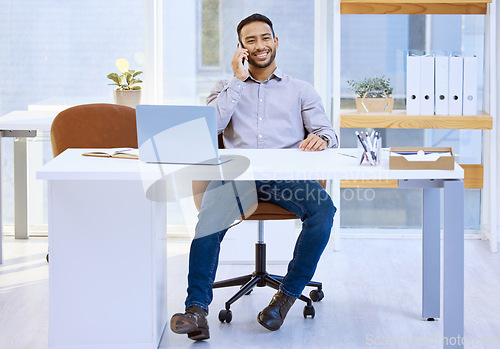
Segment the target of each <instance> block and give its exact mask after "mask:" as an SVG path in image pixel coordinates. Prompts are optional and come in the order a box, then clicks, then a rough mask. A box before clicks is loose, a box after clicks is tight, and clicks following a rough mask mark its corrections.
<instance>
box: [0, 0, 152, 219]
mask: <svg viewBox="0 0 500 349" xmlns="http://www.w3.org/2000/svg"><path fill="white" fill-rule="evenodd" d="M144 5H145V3H144V2H141V1H136V0H109V1H99V0H85V1H80V2H74V1H47V0H42V1H40V0H24V1H2V2H0V33H2V35H0V46H1V47H2V50H0V75H1V76H2V84H0V115H4V114H6V113H8V112H10V111H13V110H27V109H28V107H29V108H34V109H36V108H44V109H47V108H51V106H52V107H53V108H57V106H60V105H74V104H82V103H95V102H112V101H113V99H112V90H113V88H112V87H111V86H108V84H109V83H110V80H108V79H107V78H106V75H107V74H109V73H111V72H113V71H117V68H116V67H115V61H116V59H118V58H126V59H127V60H128V61H129V62H130V65H131V67H132V68H133V69H136V70H137V69H141V70H142V69H143V68H144V66H143V65H144V49H145V43H144V37H145V25H144V17H145V13H144V8H145V6H144ZM2 145H3V146H4V147H3V149H2V151H3V154H2V155H3V158H2V160H3V162H4V164H3V165H4V166H3V169H4V171H3V172H2V176H3V178H2V182H3V183H2V184H3V186H2V189H3V190H2V198H3V205H2V207H3V216H4V224H13V221H14V218H13V215H14V212H13V207H14V204H13V184H12V181H13V178H12V176H13V175H12V172H13V166H12V163H13V161H12V139H3V144H2ZM29 148H31V149H30V155H34V154H36V158H35V159H32V160H33V161H36V162H37V164H39V163H38V162H42V159H40V158H43V159H44V160H48V159H50V158H51V157H52V154H51V149H50V143H49V142H48V137H47V134H42V135H41V137H38V138H37V139H36V140H35V142H30V144H29ZM35 149H37V150H35ZM37 168H38V167H37ZM35 169H36V168H35ZM35 169H33V171H34V170H35ZM31 176H32V177H33V179H32V180H31V183H30V200H29V201H30V205H31V204H33V205H31V206H30V208H31V209H30V218H31V223H32V224H36V225H38V224H46V216H45V214H46V213H45V214H44V213H41V212H40V210H41V208H42V207H44V208H45V207H46V205H43V203H42V204H39V201H41V200H42V201H43V198H42V197H43V190H33V188H35V187H36V186H43V185H44V183H42V182H39V181H35V180H34V175H33V174H32V175H31ZM37 192H38V193H42V194H39V195H35V196H36V197H34V196H33V195H32V194H33V193H37Z"/></svg>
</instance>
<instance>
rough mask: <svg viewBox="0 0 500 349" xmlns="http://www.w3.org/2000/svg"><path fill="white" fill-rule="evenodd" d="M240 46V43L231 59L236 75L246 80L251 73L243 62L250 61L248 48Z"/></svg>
mask: <svg viewBox="0 0 500 349" xmlns="http://www.w3.org/2000/svg"><path fill="white" fill-rule="evenodd" d="M239 47H240V45H239V44H238V49H237V50H236V52H235V53H234V56H233V60H232V61H231V68H232V69H233V72H234V76H235V77H236V78H237V79H239V80H241V81H245V79H246V78H248V75H249V73H248V71H247V70H246V69H245V67H244V66H243V62H244V61H245V60H247V61H248V50H247V49H246V48H239Z"/></svg>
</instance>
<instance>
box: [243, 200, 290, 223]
mask: <svg viewBox="0 0 500 349" xmlns="http://www.w3.org/2000/svg"><path fill="white" fill-rule="evenodd" d="M298 218H300V217H297V216H296V215H295V214H293V213H292V212H290V211H288V210H286V209H284V208H283V207H281V206H278V205H275V204H271V203H268V202H259V205H258V206H257V209H256V210H255V212H254V213H252V215H251V216H250V217H248V218H245V220H247V221H248V220H250V221H263V220H264V221H265V220H283V219H298Z"/></svg>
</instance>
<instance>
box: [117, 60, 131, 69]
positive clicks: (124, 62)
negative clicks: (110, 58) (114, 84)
mask: <svg viewBox="0 0 500 349" xmlns="http://www.w3.org/2000/svg"><path fill="white" fill-rule="evenodd" d="M116 67H117V68H118V69H119V70H120V71H121V72H122V73H125V72H126V71H128V68H129V65H128V61H127V60H126V59H125V58H120V59H117V60H116Z"/></svg>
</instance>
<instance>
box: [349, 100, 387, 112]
mask: <svg viewBox="0 0 500 349" xmlns="http://www.w3.org/2000/svg"><path fill="white" fill-rule="evenodd" d="M393 107H394V98H390V97H382V98H366V97H363V98H360V97H358V98H356V109H357V110H358V113H392V108H393Z"/></svg>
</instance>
